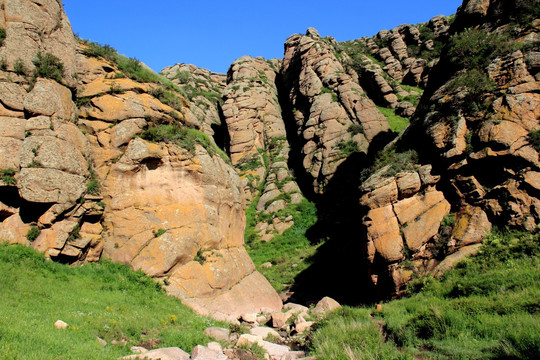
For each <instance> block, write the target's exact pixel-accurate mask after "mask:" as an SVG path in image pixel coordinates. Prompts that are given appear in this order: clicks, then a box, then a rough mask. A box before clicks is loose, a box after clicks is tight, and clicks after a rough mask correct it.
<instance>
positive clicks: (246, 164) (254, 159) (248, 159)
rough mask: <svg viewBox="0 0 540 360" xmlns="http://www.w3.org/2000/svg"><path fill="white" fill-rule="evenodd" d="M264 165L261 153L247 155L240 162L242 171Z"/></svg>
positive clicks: (239, 166)
mask: <svg viewBox="0 0 540 360" xmlns="http://www.w3.org/2000/svg"><path fill="white" fill-rule="evenodd" d="M261 166H262V163H261V160H260V156H259V154H253V155H251V156H250V155H246V156H244V157H243V158H242V159H240V161H239V162H238V165H237V167H238V169H240V171H241V172H246V171H250V170H255V169H258V168H259V167H261Z"/></svg>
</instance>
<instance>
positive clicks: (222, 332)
mask: <svg viewBox="0 0 540 360" xmlns="http://www.w3.org/2000/svg"><path fill="white" fill-rule="evenodd" d="M204 334H205V335H206V336H209V337H211V338H214V339H216V340H218V341H225V342H229V334H230V331H229V329H225V328H220V327H215V326H212V327H209V328H206V329H205V330H204Z"/></svg>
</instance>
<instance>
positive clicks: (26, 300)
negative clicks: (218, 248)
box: [0, 243, 215, 359]
mask: <svg viewBox="0 0 540 360" xmlns="http://www.w3.org/2000/svg"><path fill="white" fill-rule="evenodd" d="M0 274H1V276H0V289H1V292H0V359H116V358H118V357H119V356H123V355H129V354H130V353H131V352H130V351H129V348H130V347H131V346H133V345H137V344H141V345H143V346H146V347H152V346H156V347H166V346H178V347H180V348H182V349H183V350H185V351H187V352H191V349H192V348H193V347H194V346H195V345H197V344H206V343H207V342H208V341H209V340H208V338H206V337H205V336H204V334H203V331H204V329H205V328H206V327H208V326H212V325H214V324H215V323H214V322H213V321H211V320H209V319H207V318H204V317H200V316H197V315H196V314H194V313H193V311H191V310H190V309H188V308H187V307H185V306H183V305H182V304H181V303H180V301H179V300H177V299H175V298H172V297H168V296H167V295H166V294H165V292H164V291H163V290H162V289H161V287H160V286H159V285H158V284H156V283H154V282H153V281H152V280H151V279H150V278H148V277H146V276H145V275H144V274H143V273H142V272H134V271H133V270H131V269H130V268H129V267H128V266H126V265H120V264H114V263H111V262H108V261H104V262H101V263H99V264H86V265H84V266H82V267H68V266H66V265H62V264H58V263H53V262H50V261H47V260H45V259H44V258H43V256H42V255H40V254H38V253H37V252H35V251H34V250H33V249H31V248H27V247H22V246H18V245H6V244H3V243H0ZM58 319H61V320H63V321H65V322H67V323H68V324H69V327H68V328H67V329H65V330H58V329H56V328H55V327H54V326H53V324H54V322H55V321H56V320H58ZM98 337H100V338H102V339H104V340H105V341H107V343H108V344H107V345H106V346H102V345H100V344H99V342H98V339H97V338H98ZM112 342H119V343H118V344H116V345H112Z"/></svg>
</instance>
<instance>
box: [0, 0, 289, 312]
mask: <svg viewBox="0 0 540 360" xmlns="http://www.w3.org/2000/svg"><path fill="white" fill-rule="evenodd" d="M0 14H1V15H2V16H0V27H2V28H5V29H6V38H5V39H4V45H3V46H1V47H0V58H3V59H6V63H7V67H6V68H5V69H3V70H2V71H0V169H1V170H2V171H3V172H2V174H3V177H2V182H1V183H0V187H1V189H2V191H1V193H0V194H1V196H0V214H1V217H0V221H1V223H0V237H1V238H2V240H7V241H9V242H14V243H15V242H16V243H24V244H27V245H31V246H33V247H35V248H36V249H38V250H40V251H42V252H45V254H46V256H48V257H50V258H52V259H57V260H60V261H63V262H69V263H74V262H82V261H98V260H99V259H100V258H101V256H102V254H103V255H104V256H106V257H108V258H111V259H112V260H115V261H120V262H124V263H129V264H130V265H131V266H132V267H133V268H135V269H141V270H143V271H144V272H145V273H146V274H148V275H150V276H153V277H155V278H158V279H162V280H163V282H164V283H167V284H168V285H167V291H168V293H169V294H171V295H174V296H177V297H179V298H181V299H182V300H183V301H184V302H185V303H186V304H188V305H190V306H192V307H194V308H195V309H196V310H197V311H199V312H200V313H203V314H206V315H212V316H214V317H218V318H221V319H232V318H236V317H237V316H238V315H239V314H241V313H245V312H272V311H276V310H279V309H280V308H281V300H280V298H279V296H278V295H277V293H276V292H275V291H274V289H273V288H272V287H271V286H270V284H269V283H268V281H267V280H266V279H265V278H264V277H263V276H262V275H260V274H259V273H258V272H257V271H256V270H255V267H254V265H253V263H252V261H251V259H250V258H249V256H248V255H247V253H246V251H245V249H244V247H243V236H244V228H245V201H244V194H243V185H242V182H241V179H240V177H239V176H238V174H237V173H236V172H235V170H234V168H233V167H232V166H231V165H230V163H229V162H228V159H227V158H226V155H224V154H222V155H221V156H220V155H219V151H218V148H217V146H216V144H215V142H214V140H213V139H212V138H211V137H207V136H206V137H205V135H204V134H203V133H206V134H207V135H212V134H214V128H212V125H215V124H220V119H219V115H216V114H217V111H216V114H214V115H215V116H214V118H212V117H211V116H210V117H206V116H204V118H203V116H201V114H200V113H198V112H197V110H196V109H195V107H196V106H194V107H193V109H192V108H190V103H189V102H188V100H187V99H186V98H184V97H183V95H182V94H180V93H179V92H177V91H176V90H175V88H174V87H172V86H168V87H166V86H165V85H163V84H164V83H163V81H164V80H162V79H160V78H158V77H157V75H156V74H153V75H152V74H147V76H146V77H147V78H149V79H152V78H153V79H155V80H154V81H153V82H148V83H142V82H140V81H136V80H134V79H137V78H138V77H137V75H136V74H132V73H130V72H129V71H130V70H126V69H125V68H122V67H121V66H120V65H119V63H118V60H117V59H118V56H119V55H118V54H116V53H115V52H114V51H113V50H111V49H108V48H101V49H100V48H99V45H97V44H92V43H89V42H84V41H82V42H81V43H80V44H78V43H77V41H76V40H75V37H74V36H73V33H72V31H71V27H70V26H69V22H68V20H67V18H66V16H65V14H64V13H63V10H62V4H61V2H59V1H55V0H47V1H38V2H36V1H22V0H21V1H19V0H17V1H10V2H9V3H7V2H5V4H3V6H2V8H1V10H0ZM38 52H41V53H42V54H46V53H47V54H53V55H55V56H56V57H57V58H54V59H55V60H54V61H56V62H57V64H58V69H60V70H61V69H62V68H61V67H60V65H62V66H63V71H60V70H59V74H60V75H61V78H58V77H57V76H56V75H55V76H52V75H51V74H45V75H44V76H49V77H50V78H42V77H39V76H37V78H36V79H33V78H32V73H33V70H34V62H32V59H33V58H34V57H36V55H37V53H38ZM18 57H20V58H21V60H20V61H19V60H18ZM126 60H127V61H131V63H132V65H133V66H134V68H135V69H136V70H135V71H149V70H145V68H144V65H142V64H140V63H138V62H136V60H133V59H131V60H129V59H126ZM16 62H17V63H19V65H17V66H18V67H19V68H17V69H16V68H15V63H16ZM21 64H22V65H21ZM21 66H24V67H25V68H26V71H24V72H23V71H21V69H20V67H21ZM177 70H178V69H177ZM36 74H37V73H36ZM213 81H214V82H216V83H219V76H214V78H213ZM189 100H193V99H191V97H190V99H189ZM198 100H201V99H198ZM197 104H199V105H200V102H198V103H197ZM164 124H167V125H168V126H174V127H176V128H187V127H189V128H190V130H189V131H187V132H185V134H188V133H189V134H191V135H189V136H191V138H189V139H188V140H189V141H188V142H185V141H186V139H176V140H177V141H176V142H174V141H173V142H171V141H169V139H164V138H157V139H153V140H154V141H155V142H151V141H145V140H143V139H141V138H138V137H137V136H138V135H140V134H142V133H143V132H145V131H146V130H148V129H149V128H150V127H158V126H162V125H164ZM185 136H188V135H185ZM180 140H182V141H184V142H182V141H180ZM222 145H223V144H222ZM165 280H167V281H165Z"/></svg>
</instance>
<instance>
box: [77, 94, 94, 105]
mask: <svg viewBox="0 0 540 360" xmlns="http://www.w3.org/2000/svg"><path fill="white" fill-rule="evenodd" d="M76 104H77V106H78V107H84V106H90V105H91V104H92V100H91V99H90V98H89V97H87V96H83V97H80V98H77V101H76Z"/></svg>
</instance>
